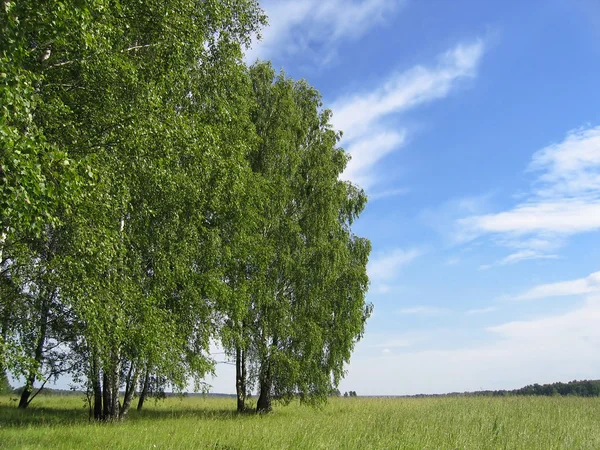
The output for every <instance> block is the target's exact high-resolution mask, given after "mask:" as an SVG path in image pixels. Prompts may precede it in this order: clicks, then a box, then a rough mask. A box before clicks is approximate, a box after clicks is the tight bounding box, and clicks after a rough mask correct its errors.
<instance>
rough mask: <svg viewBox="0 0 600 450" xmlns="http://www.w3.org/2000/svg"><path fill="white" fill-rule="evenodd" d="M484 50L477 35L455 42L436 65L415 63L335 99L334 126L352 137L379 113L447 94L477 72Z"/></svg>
mask: <svg viewBox="0 0 600 450" xmlns="http://www.w3.org/2000/svg"><path fill="white" fill-rule="evenodd" d="M483 50H484V44H483V41H482V40H480V39H479V40H477V41H475V42H473V43H471V44H467V45H465V44H460V45H457V46H456V47H455V48H453V49H451V50H449V51H447V52H446V53H444V54H443V55H442V56H441V57H440V58H439V60H440V61H439V64H438V66H437V67H434V68H427V67H423V66H417V67H414V68H412V69H410V70H408V71H407V72H403V73H398V74H396V75H393V76H392V77H390V78H389V79H388V80H387V82H386V83H385V84H384V85H383V87H381V88H378V89H376V90H374V91H372V92H362V93H357V94H354V95H352V96H350V98H344V99H342V100H339V101H337V102H334V104H333V105H332V110H333V111H334V116H333V124H334V126H335V127H336V128H337V129H340V130H342V131H343V132H344V137H345V138H346V139H348V140H352V139H355V138H356V137H358V136H362V135H364V134H365V133H366V132H368V130H370V129H371V128H372V126H373V124H374V123H375V122H377V121H378V120H379V119H380V118H382V117H385V116H387V115H389V114H392V113H398V112H402V111H405V110H407V109H409V108H413V107H415V106H418V105H420V104H423V103H426V102H430V101H432V100H436V99H439V98H443V97H446V96H447V95H448V94H449V92H450V90H451V89H452V88H454V87H455V84H456V82H457V81H458V80H460V79H464V78H472V77H474V76H475V75H476V69H477V66H478V65H479V61H480V59H481V57H482V55H483Z"/></svg>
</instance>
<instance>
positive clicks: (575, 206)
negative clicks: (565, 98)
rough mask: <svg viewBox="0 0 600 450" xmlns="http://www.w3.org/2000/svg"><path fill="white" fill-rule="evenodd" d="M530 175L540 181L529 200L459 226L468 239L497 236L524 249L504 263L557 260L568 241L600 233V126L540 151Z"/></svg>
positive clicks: (467, 218)
mask: <svg viewBox="0 0 600 450" xmlns="http://www.w3.org/2000/svg"><path fill="white" fill-rule="evenodd" d="M527 171H528V172H529V173H535V174H537V177H536V178H535V180H534V181H533V183H532V187H531V190H530V192H529V194H528V195H527V196H526V199H525V200H524V201H522V202H520V203H518V204H517V205H515V206H514V207H513V208H511V209H508V210H506V211H502V212H498V213H493V214H484V215H473V216H470V217H466V218H462V219H460V220H459V221H458V222H457V224H458V226H459V228H460V230H461V231H460V233H461V236H462V237H464V236H468V237H469V238H471V239H473V238H476V237H478V236H482V235H492V236H493V237H494V238H495V239H496V240H497V241H498V242H500V243H501V244H503V245H506V246H509V247H513V248H518V251H517V252H516V253H513V254H511V255H509V256H507V257H506V258H505V259H504V260H502V261H500V263H501V264H510V263H513V262H518V261H523V260H527V259H539V258H554V257H556V255H555V250H556V248H558V247H560V245H561V244H562V243H563V242H564V241H565V239H566V238H567V237H568V236H571V235H574V234H578V233H584V232H590V231H598V230H600V127H595V128H582V129H578V130H575V131H571V132H570V133H568V134H567V136H566V137H565V139H564V140H563V141H562V142H560V143H557V144H552V145H550V146H548V147H546V148H543V149H542V150H540V151H538V152H536V153H535V154H534V155H533V157H532V160H531V163H530V165H529V168H528V169H527Z"/></svg>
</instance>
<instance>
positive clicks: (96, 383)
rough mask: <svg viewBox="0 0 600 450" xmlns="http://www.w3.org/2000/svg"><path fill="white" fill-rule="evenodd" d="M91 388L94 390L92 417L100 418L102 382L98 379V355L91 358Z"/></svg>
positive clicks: (101, 415)
mask: <svg viewBox="0 0 600 450" xmlns="http://www.w3.org/2000/svg"><path fill="white" fill-rule="evenodd" d="M92 390H93V391H94V419H95V420H102V419H103V418H104V417H103V414H102V413H103V411H102V382H101V381H100V368H99V364H98V357H97V356H96V355H94V357H93V360H92Z"/></svg>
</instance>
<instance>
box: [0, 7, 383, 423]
mask: <svg viewBox="0 0 600 450" xmlns="http://www.w3.org/2000/svg"><path fill="white" fill-rule="evenodd" d="M265 21H266V18H265V16H264V14H263V11H262V10H261V9H260V8H259V6H258V3H257V1H256V0H205V1H200V0H144V1H139V0H120V1H118V2H113V1H107V0H64V1H61V2H54V1H46V0H40V1H35V2H34V1H4V2H3V4H2V8H1V9H0V32H1V36H2V39H0V105H1V107H0V374H1V375H2V378H0V379H1V380H5V377H4V374H5V373H11V374H12V375H13V376H15V377H18V378H20V379H22V380H25V386H24V388H23V389H22V390H21V393H20V401H19V406H20V407H22V408H26V407H27V406H28V405H29V403H30V402H31V400H32V399H33V398H34V397H35V395H36V391H37V389H39V388H40V385H41V387H43V386H44V385H45V383H46V382H47V381H49V380H52V379H57V378H58V377H61V376H64V375H69V376H70V377H71V378H72V379H73V380H74V382H75V383H76V384H77V385H78V386H81V387H83V388H84V389H85V390H87V392H88V393H89V405H90V410H91V413H92V415H93V417H94V418H95V419H98V420H105V421H112V420H115V419H121V418H124V417H125V416H126V415H127V412H128V411H129V409H130V407H131V405H132V401H133V399H134V397H135V395H136V394H137V395H139V397H140V398H139V402H138V408H141V407H142V406H143V403H144V400H145V399H146V398H147V397H148V396H149V395H161V394H164V389H165V387H166V386H168V387H169V388H171V389H173V390H175V391H184V390H187V386H188V383H189V382H190V381H193V382H194V384H195V387H196V389H197V390H201V389H202V388H203V387H204V388H205V387H206V386H205V385H204V381H203V380H204V379H205V377H206V376H207V375H210V374H211V373H214V368H215V364H216V361H215V359H214V357H213V355H211V354H210V349H211V346H212V345H213V343H218V344H219V345H220V346H221V347H222V348H223V349H224V351H225V353H226V356H227V357H228V359H229V361H232V362H233V363H234V364H235V367H236V379H235V389H236V392H237V407H238V410H240V411H243V410H245V409H246V397H247V395H248V393H249V392H257V393H258V398H257V406H256V409H257V411H259V412H266V411H269V410H270V409H271V403H272V399H280V400H281V401H282V402H286V401H289V400H291V399H292V398H294V397H295V396H299V397H300V398H301V399H302V401H306V402H321V401H324V400H325V399H326V398H327V396H328V395H329V393H330V392H331V390H332V388H335V387H336V386H337V385H338V383H339V381H340V379H341V378H342V376H343V375H344V364H345V363H347V362H348V361H349V358H350V355H351V352H352V350H353V348H354V345H355V343H356V342H357V341H358V340H359V339H360V338H361V337H362V335H363V332H364V327H365V322H366V320H367V319H368V317H369V315H370V313H371V309H372V307H371V305H369V304H367V303H366V301H365V293H366V290H367V287H368V282H369V280H368V277H367V273H366V266H367V260H368V257H369V253H370V249H371V247H370V242H369V241H368V240H367V239H364V238H361V237H358V236H356V235H355V234H354V233H353V230H352V225H353V222H354V221H355V220H356V218H357V217H358V216H359V214H360V213H361V212H362V211H363V209H364V207H365V205H366V201H367V198H366V195H365V193H364V191H363V190H362V189H360V188H359V187H358V186H356V185H354V184H352V183H350V182H348V181H344V180H341V179H340V175H341V173H342V172H343V171H344V169H345V167H346V165H347V162H348V160H349V156H348V154H347V153H345V152H344V150H343V149H341V148H340V147H339V146H338V143H339V140H340V139H341V132H339V131H337V130H334V129H333V128H332V126H331V124H330V122H331V120H330V119H331V116H332V113H331V111H330V110H328V109H326V108H324V107H323V104H322V99H321V95H320V94H319V92H318V91H317V90H316V89H315V88H314V87H312V86H310V85H309V84H308V83H307V82H305V81H295V80H292V79H291V78H289V77H287V76H286V75H285V74H284V73H283V72H282V73H276V72H275V71H274V70H273V68H272V66H271V65H270V63H268V62H256V63H254V64H252V65H250V66H249V65H247V64H246V63H245V62H244V60H243V51H244V50H245V49H246V48H247V47H248V46H249V44H250V42H251V39H252V36H254V35H256V34H258V33H259V32H260V29H261V27H262V26H263V25H264V24H265ZM2 382H3V383H5V381H2Z"/></svg>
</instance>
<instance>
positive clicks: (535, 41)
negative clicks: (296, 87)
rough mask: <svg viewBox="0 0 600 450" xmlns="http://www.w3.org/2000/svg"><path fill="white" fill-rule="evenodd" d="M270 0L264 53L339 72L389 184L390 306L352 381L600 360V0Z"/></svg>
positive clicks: (377, 261)
mask: <svg viewBox="0 0 600 450" xmlns="http://www.w3.org/2000/svg"><path fill="white" fill-rule="evenodd" d="M262 5H263V7H264V8H265V10H266V11H267V14H268V15H269V18H270V23H271V25H270V27H269V28H267V29H266V30H265V31H264V33H263V39H262V41H260V42H259V43H257V44H255V45H254V47H253V48H252V49H251V50H250V51H249V52H248V54H247V55H246V59H247V60H248V61H254V60H255V59H256V58H261V59H270V60H272V61H273V64H274V66H275V67H277V68H279V67H282V68H284V69H285V71H286V73H287V74H289V75H290V76H292V77H294V78H306V79H307V80H308V81H309V82H310V83H311V84H313V85H314V86H316V87H317V88H318V89H319V90H320V91H321V93H322V94H323V97H324V102H325V105H326V106H327V107H329V108H331V109H332V110H333V112H334V116H333V124H334V126H335V127H336V128H338V129H341V130H343V131H344V139H343V141H342V146H343V147H344V148H345V149H346V150H347V151H349V152H350V154H351V155H352V158H353V159H352V162H351V163H350V165H349V167H348V168H347V170H346V172H345V173H344V175H343V177H344V178H346V179H349V180H351V181H353V182H356V183H358V184H360V185H361V186H362V187H364V188H365V189H366V191H367V193H368V194H369V196H370V203H369V205H368V207H367V209H366V211H365V212H364V214H363V216H362V217H361V219H360V220H359V221H358V223H357V224H356V227H355V231H356V232H357V234H359V235H361V236H366V237H368V238H369V239H371V241H372V243H373V253H372V257H371V261H370V264H369V275H370V277H371V288H370V292H369V294H368V299H369V301H371V302H372V303H373V304H374V306H375V313H374V316H373V317H372V318H371V319H370V321H369V323H368V326H367V333H366V336H365V338H364V340H363V341H361V342H360V343H359V344H358V345H357V347H356V351H355V354H354V356H353V358H352V361H351V363H350V365H349V366H348V375H347V377H346V379H345V380H344V381H343V382H342V384H341V386H340V388H341V390H342V391H344V390H350V389H352V390H355V391H357V392H358V393H359V394H365V395H367V394H369V395H394V394H415V393H440V392H448V391H464V390H476V389H500V388H517V387H520V386H522V385H525V384H529V383H534V382H539V383H544V382H554V381H568V380H572V379H582V378H598V377H600V358H599V357H598V349H599V348H600V258H599V257H598V252H597V249H598V248H600V246H599V245H598V244H600V233H598V231H599V230H600V108H599V105H600V89H598V79H600V3H598V2H597V1H595V0H589V1H586V0H577V1H567V0H560V1H559V0H547V1H541V0H540V1H536V0H530V1H517V0H514V1H512V0H497V1H486V2H482V1H479V0H472V1H469V0H456V1H451V2H450V1H446V0H426V1H417V0H404V1H386V0H360V1H359V0H354V1H350V0H318V1H317V0H291V1H288V0H277V1H265V2H263V3H262ZM230 369H231V368H230V367H228V366H225V365H220V366H219V368H218V371H217V373H218V375H219V376H218V378H217V379H215V380H213V385H214V388H213V390H214V391H217V392H231V391H232V387H233V373H232V371H231V370H230Z"/></svg>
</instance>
